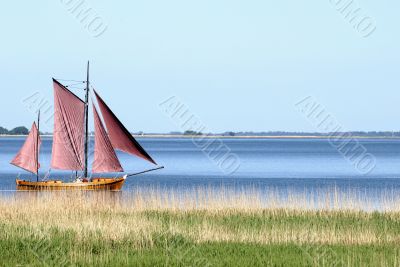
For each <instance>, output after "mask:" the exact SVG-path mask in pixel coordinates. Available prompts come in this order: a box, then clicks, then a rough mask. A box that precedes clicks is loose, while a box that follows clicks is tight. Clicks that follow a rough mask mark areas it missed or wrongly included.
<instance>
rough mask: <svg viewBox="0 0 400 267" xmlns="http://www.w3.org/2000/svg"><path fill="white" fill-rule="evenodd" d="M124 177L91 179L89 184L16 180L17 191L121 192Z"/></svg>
mask: <svg viewBox="0 0 400 267" xmlns="http://www.w3.org/2000/svg"><path fill="white" fill-rule="evenodd" d="M125 180H126V176H124V177H119V178H92V181H90V182H72V183H64V182H63V181H60V180H49V181H42V182H31V181H24V180H18V179H16V180H15V182H16V184H17V190H26V191H40V190H113V191H114V190H121V188H122V186H123V185H124V182H125Z"/></svg>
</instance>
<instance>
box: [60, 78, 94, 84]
mask: <svg viewBox="0 0 400 267" xmlns="http://www.w3.org/2000/svg"><path fill="white" fill-rule="evenodd" d="M54 79H55V80H57V81H63V82H77V83H86V81H78V80H65V79H57V78H54Z"/></svg>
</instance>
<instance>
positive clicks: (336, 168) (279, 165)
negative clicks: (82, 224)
mask: <svg viewBox="0 0 400 267" xmlns="http://www.w3.org/2000/svg"><path fill="white" fill-rule="evenodd" d="M138 141H139V142H140V143H141V144H142V146H143V147H144V148H145V149H146V150H147V151H148V152H149V154H150V155H152V157H153V158H154V159H155V160H156V161H157V162H158V163H159V164H160V165H163V166H165V169H163V170H160V171H156V172H152V173H147V174H143V175H140V176H134V177H130V178H128V180H127V182H126V184H125V187H124V190H128V189H130V188H135V187H145V186H154V187H162V188H174V189H180V188H191V187H198V186H207V187H219V186H225V187H232V188H243V187H253V188H261V189H263V188H278V190H286V189H287V188H290V189H291V190H294V191H296V190H298V191H312V190H315V189H316V188H318V189H319V190H321V188H322V189H323V188H329V187H332V186H335V187H337V188H339V190H348V189H351V190H356V191H360V192H361V191H363V192H367V193H368V194H372V195H377V194H379V193H380V192H381V191H387V190H392V191H393V190H394V191H395V192H397V191H399V192H400V179H399V178H400V140H398V139H360V140H359V142H360V144H361V145H362V146H364V147H365V148H366V150H367V152H368V153H370V154H371V155H373V156H374V158H375V159H376V165H375V167H374V168H373V169H372V170H371V172H369V173H368V174H363V173H361V172H359V171H358V170H357V169H356V168H355V166H354V164H352V163H351V162H349V160H348V159H346V158H345V157H343V156H342V155H341V154H340V153H339V152H338V151H337V150H336V149H335V148H334V147H332V146H331V144H330V143H329V141H328V140H326V139H222V142H223V144H224V145H226V147H228V148H229V149H230V150H231V153H233V154H235V155H236V156H237V158H238V159H239V160H240V165H239V168H238V169H237V171H236V172H234V173H232V174H226V173H224V172H223V171H222V170H221V168H220V167H219V166H218V164H217V163H216V162H214V161H213V160H211V159H210V158H209V157H208V156H207V154H205V153H204V152H203V151H202V150H201V148H199V147H197V146H196V145H195V144H194V143H193V142H192V140H191V139H190V138H189V139H186V138H177V139H174V138H139V139H138ZM23 142H24V138H21V137H3V138H0V189H2V190H14V189H15V178H16V176H20V177H21V178H23V179H36V178H35V176H33V175H31V174H28V173H26V172H25V171H23V170H20V169H18V168H16V167H14V166H12V165H10V164H9V162H10V160H11V159H12V158H13V156H14V155H15V154H16V153H17V151H18V150H19V148H20V147H21V146H22V144H23ZM51 143H52V140H51V138H44V140H43V145H42V150H41V155H40V162H41V166H42V167H41V176H43V175H44V174H45V173H46V172H47V171H48V170H49V163H50V157H51ZM118 156H119V158H120V160H121V163H122V165H123V167H124V169H125V171H126V172H127V173H133V172H137V171H141V170H144V169H147V168H151V167H152V165H151V164H149V163H147V162H145V161H143V160H141V159H139V158H136V157H133V156H130V155H127V154H124V153H118ZM73 175H74V174H73V173H72V172H69V171H56V170H52V171H51V176H50V177H53V178H59V177H63V178H64V179H65V180H69V179H71V177H72V176H73Z"/></svg>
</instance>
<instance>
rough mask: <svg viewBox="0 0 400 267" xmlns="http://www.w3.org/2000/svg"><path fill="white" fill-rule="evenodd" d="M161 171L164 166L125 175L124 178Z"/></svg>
mask: <svg viewBox="0 0 400 267" xmlns="http://www.w3.org/2000/svg"><path fill="white" fill-rule="evenodd" d="M161 169H164V166H161V167H158V168H154V169H149V170H145V171H141V172H137V173H131V174H127V175H126V177H131V176H135V175H139V174H143V173H147V172H152V171H156V170H161Z"/></svg>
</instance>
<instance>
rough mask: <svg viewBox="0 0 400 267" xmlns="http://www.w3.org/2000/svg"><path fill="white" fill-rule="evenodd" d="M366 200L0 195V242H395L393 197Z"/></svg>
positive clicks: (254, 194)
mask: <svg viewBox="0 0 400 267" xmlns="http://www.w3.org/2000/svg"><path fill="white" fill-rule="evenodd" d="M367 200H368V198H366V197H365V196H363V195H357V194H348V192H346V193H343V192H341V193H340V192H338V190H331V191H329V194H326V192H323V193H317V194H315V195H309V194H307V195H305V194H301V193H290V192H289V193H288V195H286V196H284V197H282V196H281V195H280V193H279V192H276V191H273V190H271V191H270V192H267V193H261V192H259V191H257V190H250V191H249V190H247V191H237V190H230V189H219V190H215V189H211V188H196V189H190V190H186V191H183V192H182V191H179V192H178V191H173V190H161V189H156V188H152V189H148V188H147V189H143V188H142V189H140V188H138V189H137V190H133V191H129V192H39V193H38V192H21V193H18V194H15V195H3V196H1V197H0V210H1V213H0V224H1V225H3V227H5V228H7V229H8V231H9V232H7V233H4V232H3V233H0V236H1V237H3V238H4V237H5V235H6V236H8V237H10V236H11V237H15V238H29V237H32V236H33V237H38V238H51V233H52V231H54V230H57V231H60V232H62V233H63V232H68V233H73V234H74V235H75V236H76V239H77V241H82V240H88V239H93V238H94V239H96V240H102V241H124V240H129V241H130V243H131V245H132V246H133V247H134V248H137V249H141V248H144V247H148V246H151V245H152V244H153V243H154V242H156V241H155V238H156V236H159V235H163V234H165V233H168V234H172V235H176V234H179V235H181V236H183V237H185V238H187V239H189V240H191V241H193V242H195V243H202V242H209V241H216V242H221V241H228V242H239V243H257V244H290V243H295V244H299V245H301V244H340V245H360V244H398V243H399V241H400V235H399V234H398V231H396V229H395V228H396V227H397V226H398V224H400V205H398V204H400V201H399V200H400V198H399V199H398V198H395V197H393V196H392V197H387V196H382V197H381V198H380V199H374V200H370V202H368V201H367ZM377 203H379V204H377ZM377 205H378V206H379V209H380V210H381V211H380V212H379V213H376V212H374V209H376V206H377ZM377 216H378V219H376V217H377ZM388 225H392V226H388ZM10 229H14V230H10Z"/></svg>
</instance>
